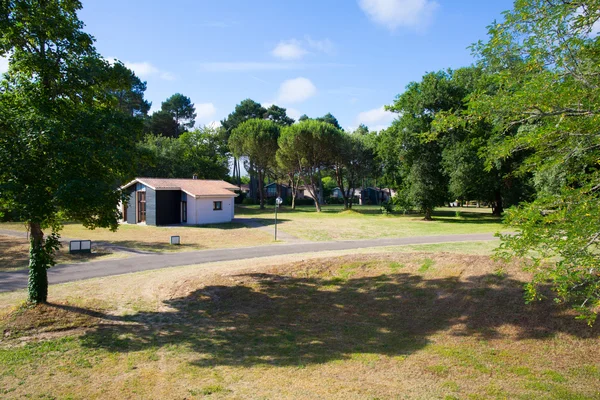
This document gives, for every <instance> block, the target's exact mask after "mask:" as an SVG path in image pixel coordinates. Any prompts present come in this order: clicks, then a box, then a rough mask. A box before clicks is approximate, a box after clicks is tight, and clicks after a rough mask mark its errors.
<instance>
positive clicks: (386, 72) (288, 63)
mask: <svg viewBox="0 0 600 400" xmlns="http://www.w3.org/2000/svg"><path fill="white" fill-rule="evenodd" d="M511 7H512V0H494V1H481V0H435V1H434V0H320V1H318V0H314V1H313V0H302V1H300V0H298V1H296V0H285V1H283V0H273V1H271V0H268V1H267V0H262V1H261V0H258V1H247V0H220V1H214V0H211V1H200V0H171V1H168V2H166V1H150V0H118V1H117V0H101V1H100V0H84V1H83V10H82V11H81V12H80V18H81V19H82V20H83V21H84V22H85V24H86V28H85V30H86V31H87V32H89V33H91V34H92V35H94V36H95V38H96V39H97V43H96V47H97V49H98V50H99V52H100V53H101V54H102V55H103V56H105V57H107V58H109V57H110V58H117V59H119V60H122V61H123V62H124V63H126V64H127V65H128V66H129V67H130V68H132V69H133V70H134V71H135V72H136V73H137V74H138V76H140V77H141V78H142V79H143V80H145V81H147V83H148V90H147V91H146V97H147V98H148V99H149V100H150V101H152V103H153V107H152V109H153V110H156V109H159V108H160V103H161V102H162V101H164V100H165V99H166V98H167V97H169V96H170V95H172V94H173V93H177V92H180V93H183V94H184V95H186V96H189V97H190V98H191V99H192V101H193V102H194V103H195V104H196V108H197V112H198V118H197V124H202V125H203V124H211V123H213V122H214V121H219V120H221V119H223V118H224V117H226V116H227V114H229V113H230V112H231V111H232V110H233V109H234V107H235V105H236V104H237V103H239V102H240V101H241V100H243V99H245V98H251V99H253V100H256V101H258V102H260V103H263V104H265V105H268V104H273V103H274V104H277V105H280V106H282V107H286V108H287V109H288V113H289V114H290V115H291V116H292V117H295V118H298V116H299V115H301V114H307V115H308V116H310V117H317V116H321V115H324V114H326V113H327V112H331V113H332V114H333V115H335V116H336V117H337V118H338V120H339V121H340V123H341V125H342V126H343V127H344V128H347V129H348V128H354V127H356V126H357V125H358V124H359V123H365V124H366V125H368V126H369V127H370V128H372V129H380V128H383V127H385V126H387V125H388V124H389V123H390V122H391V119H392V117H393V116H391V115H389V114H388V113H386V112H384V111H383V110H382V107H383V105H384V104H390V103H391V102H392V101H393V100H394V98H395V96H396V95H397V94H399V93H401V92H402V91H403V89H404V87H405V86H406V85H407V84H408V83H409V82H411V81H415V80H419V79H420V77H421V76H423V74H424V73H426V72H429V71H436V70H439V69H445V68H448V67H451V68H457V67H461V66H466V65H469V64H471V63H472V62H473V58H472V56H471V54H470V51H469V50H468V49H467V47H468V46H469V45H470V44H472V43H474V42H476V41H477V40H480V39H485V38H486V26H488V25H489V24H490V23H492V21H494V20H496V19H501V12H502V11H504V10H507V9H510V8H511Z"/></svg>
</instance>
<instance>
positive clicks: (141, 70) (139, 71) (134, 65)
mask: <svg viewBox="0 0 600 400" xmlns="http://www.w3.org/2000/svg"><path fill="white" fill-rule="evenodd" d="M123 64H125V66H126V67H127V68H129V69H130V70H132V71H133V72H135V74H136V75H137V76H139V77H140V78H144V79H148V78H153V77H157V78H160V79H163V80H165V81H172V80H175V75H173V74H172V73H170V72H166V71H161V70H160V69H158V68H156V67H155V66H154V65H152V64H151V63H149V62H147V61H144V62H129V61H125V62H123Z"/></svg>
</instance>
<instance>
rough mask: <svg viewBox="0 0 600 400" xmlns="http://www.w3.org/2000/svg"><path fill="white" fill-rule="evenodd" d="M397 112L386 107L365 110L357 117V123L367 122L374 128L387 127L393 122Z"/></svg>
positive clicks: (366, 123)
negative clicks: (387, 109)
mask: <svg viewBox="0 0 600 400" xmlns="http://www.w3.org/2000/svg"><path fill="white" fill-rule="evenodd" d="M395 117H396V114H394V113H393V112H389V111H386V110H385V108H384V107H380V108H374V109H372V110H368V111H363V112H361V113H359V114H358V117H356V125H360V124H365V125H367V126H368V127H369V128H370V129H372V130H381V129H384V128H387V127H388V126H389V124H391V123H392V121H393V120H394V118H395Z"/></svg>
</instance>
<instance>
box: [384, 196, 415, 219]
mask: <svg viewBox="0 0 600 400" xmlns="http://www.w3.org/2000/svg"><path fill="white" fill-rule="evenodd" d="M389 203H391V205H392V207H393V209H394V210H397V211H402V212H403V213H404V214H407V213H409V212H410V211H412V210H414V209H415V205H414V204H413V202H412V201H411V200H410V199H409V198H408V196H407V194H406V193H405V192H404V191H400V192H399V193H398V194H397V195H395V196H394V197H392V199H391V200H390V201H389Z"/></svg>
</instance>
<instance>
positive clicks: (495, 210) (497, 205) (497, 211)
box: [492, 190, 504, 217]
mask: <svg viewBox="0 0 600 400" xmlns="http://www.w3.org/2000/svg"><path fill="white" fill-rule="evenodd" d="M494 196H495V198H496V200H495V201H494V206H493V207H492V214H493V215H495V216H498V217H501V216H502V213H504V205H503V204H502V193H500V191H499V190H496V191H495V193H494Z"/></svg>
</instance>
